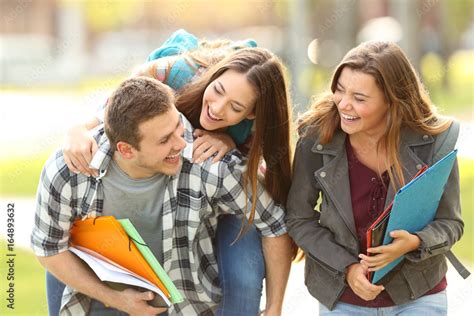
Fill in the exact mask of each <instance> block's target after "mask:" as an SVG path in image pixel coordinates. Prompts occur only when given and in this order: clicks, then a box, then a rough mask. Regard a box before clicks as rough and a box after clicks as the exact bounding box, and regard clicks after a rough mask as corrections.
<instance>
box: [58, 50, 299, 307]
mask: <svg viewBox="0 0 474 316" xmlns="http://www.w3.org/2000/svg"><path fill="white" fill-rule="evenodd" d="M224 44H226V43H224ZM219 46H222V45H219ZM215 48H216V47H215V46H213V45H210V44H207V45H206V47H205V49H207V50H209V51H211V52H212V51H214V49H215ZM224 52H228V50H227V51H226V50H224ZM203 56H204V57H203ZM183 59H184V62H187V63H190V64H191V65H192V66H193V67H195V72H196V76H193V78H192V81H191V82H190V83H188V84H186V85H184V86H175V87H173V85H172V84H171V86H172V87H173V88H175V90H177V101H176V106H177V108H178V110H179V111H180V112H182V113H183V114H184V115H185V116H186V118H187V119H188V120H189V121H190V122H191V123H192V124H193V126H194V127H196V128H198V129H197V130H196V133H195V135H196V136H197V139H196V141H195V143H194V149H193V150H194V154H193V157H194V158H195V161H196V162H201V161H203V160H205V159H207V158H208V157H210V156H212V155H214V154H216V156H215V157H214V159H215V160H216V159H219V158H221V157H222V156H223V155H224V154H225V153H226V152H227V151H229V150H230V149H233V148H235V146H236V145H238V146H239V148H240V149H241V150H242V151H243V152H244V153H245V154H246V156H247V157H248V159H247V172H246V174H245V179H246V182H247V187H248V190H251V191H252V193H255V191H256V188H257V185H256V184H257V181H262V182H263V183H264V185H265V189H266V190H267V191H268V193H269V194H270V195H271V197H272V198H273V199H274V200H275V201H276V202H277V203H280V204H284V203H286V197H287V194H288V191H289V187H290V181H291V149H290V122H291V118H290V106H289V104H290V100H289V95H288V90H287V80H286V78H285V75H284V67H283V64H282V63H281V61H280V60H279V59H278V58H277V57H276V56H275V55H274V54H272V53H271V52H269V51H268V50H266V49H262V48H242V49H238V50H236V51H235V52H230V53H227V54H226V56H223V58H222V57H219V56H218V57H216V55H213V56H212V58H207V57H206V54H200V53H199V52H196V51H194V52H190V53H189V54H185V55H180V56H173V57H170V58H166V59H165V58H163V59H158V60H155V61H152V62H150V63H147V64H145V65H144V66H143V67H141V68H140V69H139V70H138V72H137V73H136V75H147V76H152V77H154V78H156V79H159V80H161V81H163V82H165V83H167V84H170V83H171V82H168V81H167V79H169V78H168V77H169V74H170V69H171V68H172V67H173V65H174V64H175V63H176V62H177V61H178V60H179V61H180V62H181V63H183ZM183 65H185V64H183ZM178 82H180V81H179V80H178ZM242 124H245V125H244V126H242ZM93 125H94V124H90V126H88V128H90V127H92V126H93ZM236 126H239V127H240V128H239V129H235V127H236ZM230 128H234V130H233V131H232V133H229V134H230V135H232V137H231V136H229V135H228V134H227V132H230V131H229V129H230ZM83 132H84V129H81V131H80V133H79V134H82V135H83V134H84V133H83ZM74 134H76V136H74V137H73V141H72V142H73V143H74V144H76V145H74V147H75V148H79V147H84V148H86V149H87V150H86V152H84V150H83V151H79V152H74V150H66V151H65V156H66V159H65V160H66V162H68V165H69V164H71V167H72V170H74V169H76V170H78V171H79V170H86V171H87V172H90V173H92V172H93V171H92V170H87V169H85V168H82V169H81V167H80V165H81V164H82V165H83V166H86V168H87V166H88V157H91V156H92V154H91V153H90V148H94V145H93V144H90V143H88V142H87V141H85V140H86V139H87V138H86V137H85V136H77V133H74ZM89 141H90V139H89ZM77 143H79V144H80V145H77ZM82 143H85V146H83V145H82ZM85 157H87V158H85ZM81 161H82V162H81ZM262 162H264V164H263V165H264V168H263V169H265V171H264V172H260V171H261V170H262ZM259 178H260V179H259ZM256 203H257V200H256V199H253V200H252V205H249V206H248V213H249V214H248V216H247V217H248V220H247V219H246V218H236V217H235V216H221V217H220V218H219V222H218V229H217V232H216V244H217V252H218V266H219V279H220V285H221V287H222V288H223V299H222V303H221V305H220V307H219V310H218V313H217V314H218V315H230V314H232V315H256V314H258V312H259V305H260V297H261V291H262V279H263V277H264V275H265V270H267V271H266V273H267V275H268V274H269V273H274V272H273V271H276V269H279V268H276V267H277V264H276V263H275V262H273V263H272V264H265V262H264V260H263V256H262V244H261V243H262V239H261V238H260V235H259V234H258V233H257V231H256V229H255V227H254V226H253V225H251V224H252V220H253V217H254V213H255V208H256ZM237 237H240V238H239V239H238V240H236V239H237ZM266 239H267V238H264V239H263V240H264V241H265V240H266ZM234 241H235V242H234ZM232 242H234V244H232ZM231 244H232V245H231ZM264 246H265V245H264ZM280 246H281V247H288V249H289V243H288V240H285V241H284V242H283V243H281V245H280ZM263 250H264V253H265V256H267V255H268V254H269V253H271V249H269V251H268V252H265V247H264V249H263ZM289 252H290V250H288V253H289ZM267 259H270V260H268V261H271V258H267ZM280 260H283V261H286V263H285V264H284V265H283V266H286V267H285V268H283V270H287V271H286V272H284V273H280V272H277V273H279V274H280V275H281V276H282V277H281V278H280V280H278V281H277V282H275V283H274V284H268V279H267V286H268V287H270V288H269V289H268V291H269V293H273V294H271V295H275V293H279V294H277V295H276V296H273V298H271V297H270V298H271V299H270V300H269V302H268V303H267V306H269V308H270V309H272V310H267V312H268V313H269V314H279V313H280V312H281V303H282V302H281V301H282V299H283V293H284V288H285V286H286V279H287V274H288V270H289V262H290V254H289V255H288V258H280ZM283 270H280V271H283ZM284 274H286V276H284ZM267 296H268V294H267ZM278 296H280V297H279V298H278V299H275V298H276V297H278ZM272 304H273V306H272Z"/></svg>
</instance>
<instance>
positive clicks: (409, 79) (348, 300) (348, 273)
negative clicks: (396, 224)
mask: <svg viewBox="0 0 474 316" xmlns="http://www.w3.org/2000/svg"><path fill="white" fill-rule="evenodd" d="M331 92H332V93H329V94H327V95H323V96H321V97H320V99H319V100H318V101H316V102H315V104H313V106H312V108H311V109H310V110H309V111H308V112H307V113H306V114H305V115H304V116H303V118H302V120H301V121H300V125H299V132H300V139H299V141H298V144H297V148H296V152H295V159H294V175H293V183H292V187H291V190H290V193H289V197H288V202H287V207H288V215H287V224H288V226H289V232H290V235H291V236H292V237H293V239H294V240H295V242H296V243H297V244H298V246H299V247H301V248H302V249H303V251H304V252H305V254H306V267H305V283H306V286H307V287H308V290H309V292H310V293H311V294H312V295H313V296H314V297H315V298H317V299H318V300H319V301H320V303H321V304H320V314H331V315H332V314H364V315H371V314H374V315H377V312H384V313H386V314H387V315H390V314H392V315H404V314H407V315H414V314H416V315H419V313H423V314H427V315H446V314H447V301H446V290H445V289H446V286H447V283H446V278H445V274H446V271H447V265H446V260H445V255H446V253H447V252H448V251H449V249H450V248H451V247H452V246H453V244H454V243H455V242H457V241H458V240H459V239H460V237H461V235H462V233H463V226H464V224H463V221H462V218H461V209H460V197H459V173H458V166H457V161H456V162H455V163H454V167H453V169H452V171H451V174H450V176H449V179H448V183H447V185H446V189H445V191H444V194H443V196H442V199H441V201H440V204H439V207H438V210H437V213H436V217H435V219H434V220H433V221H432V222H431V223H430V224H429V225H428V226H426V227H425V228H424V229H422V230H421V231H418V232H416V233H413V234H410V233H408V232H407V231H404V230H398V231H393V232H391V237H393V239H394V240H393V242H392V243H391V244H389V245H386V246H380V247H376V248H369V249H368V250H367V249H366V237H365V233H366V230H367V228H368V227H369V226H370V224H371V223H372V222H373V221H374V220H375V219H376V218H377V217H378V216H379V215H380V214H381V212H383V210H384V209H385V207H386V206H387V205H388V204H389V203H390V201H392V200H393V197H394V194H395V192H396V191H397V190H398V189H399V188H400V187H401V186H403V185H404V184H406V183H407V182H408V181H409V180H410V179H411V178H412V177H413V176H414V175H415V174H416V173H417V172H418V170H420V169H421V168H422V167H423V166H424V165H431V164H433V163H435V162H436V161H438V160H439V159H441V158H442V157H444V156H445V155H446V154H447V153H449V152H450V151H451V150H452V149H453V148H454V145H455V143H456V139H457V136H458V133H459V124H458V123H457V122H454V121H453V120H452V119H448V118H446V117H442V116H440V115H438V114H437V113H436V108H435V106H434V105H433V104H432V103H431V101H430V100H429V98H428V96H427V94H426V92H425V90H424V89H423V87H422V85H421V83H420V80H419V78H418V77H417V75H416V73H415V71H414V70H413V67H412V65H411V64H410V62H409V61H408V58H407V57H406V55H405V54H404V53H403V52H402V51H401V49H400V48H399V47H398V46H397V45H396V44H394V43H389V42H368V43H363V44H361V45H359V46H357V47H356V48H354V49H352V50H351V51H349V52H348V53H347V55H346V56H345V57H344V59H343V60H342V62H341V63H340V65H339V66H338V67H337V68H336V71H335V73H334V75H333V78H332V83H331ZM414 211H416V210H414ZM367 251H368V252H370V253H371V254H372V255H371V256H370V257H368V256H366V254H367ZM402 255H405V260H404V261H403V262H402V264H400V265H398V266H397V267H396V268H395V269H394V270H392V271H391V272H390V273H389V274H388V275H387V276H386V277H384V278H383V279H382V282H381V285H375V284H371V283H370V281H369V280H368V279H367V272H368V271H376V270H379V269H381V268H382V267H384V266H386V265H387V264H388V263H390V262H392V261H393V260H394V259H396V258H398V257H400V256H402Z"/></svg>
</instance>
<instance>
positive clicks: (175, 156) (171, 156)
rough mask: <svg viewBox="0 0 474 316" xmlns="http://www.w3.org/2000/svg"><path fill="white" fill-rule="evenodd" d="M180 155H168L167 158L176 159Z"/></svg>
mask: <svg viewBox="0 0 474 316" xmlns="http://www.w3.org/2000/svg"><path fill="white" fill-rule="evenodd" d="M177 157H179V154H176V155H170V156H167V157H166V159H175V158H177Z"/></svg>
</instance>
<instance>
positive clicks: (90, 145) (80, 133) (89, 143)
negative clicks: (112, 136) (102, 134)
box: [63, 124, 99, 177]
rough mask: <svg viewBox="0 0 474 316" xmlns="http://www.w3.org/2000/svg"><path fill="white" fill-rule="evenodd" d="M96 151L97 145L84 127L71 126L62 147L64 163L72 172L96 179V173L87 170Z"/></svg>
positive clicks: (89, 169) (82, 125)
mask: <svg viewBox="0 0 474 316" xmlns="http://www.w3.org/2000/svg"><path fill="white" fill-rule="evenodd" d="M96 151H97V143H96V141H95V139H94V138H93V137H92V135H90V133H88V129H87V126H86V125H84V124H81V125H76V126H73V127H72V128H70V129H69V130H68V131H67V132H66V137H65V140H64V145H63V154H64V161H65V162H66V164H67V166H68V167H69V170H71V171H72V172H74V173H82V174H85V175H87V176H91V175H93V176H96V177H97V176H98V174H99V173H98V171H97V170H95V169H91V168H89V164H90V162H91V160H92V157H93V156H94V154H95V153H96Z"/></svg>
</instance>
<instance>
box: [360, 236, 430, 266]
mask: <svg viewBox="0 0 474 316" xmlns="http://www.w3.org/2000/svg"><path fill="white" fill-rule="evenodd" d="M390 236H391V237H392V238H393V241H392V243H390V244H389V245H385V246H379V247H374V248H368V249H367V252H368V253H371V254H376V255H374V256H366V255H364V254H360V255H359V258H361V259H362V260H361V263H362V264H365V265H366V266H368V267H369V271H377V270H380V269H382V268H383V267H385V266H386V265H387V264H389V263H390V262H392V261H393V260H395V259H397V258H399V257H401V256H403V255H404V254H406V253H408V252H410V251H413V250H415V249H417V248H418V247H419V246H420V243H421V241H420V238H419V237H418V236H416V235H413V234H410V233H409V232H407V231H406V230H394V231H392V232H390Z"/></svg>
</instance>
